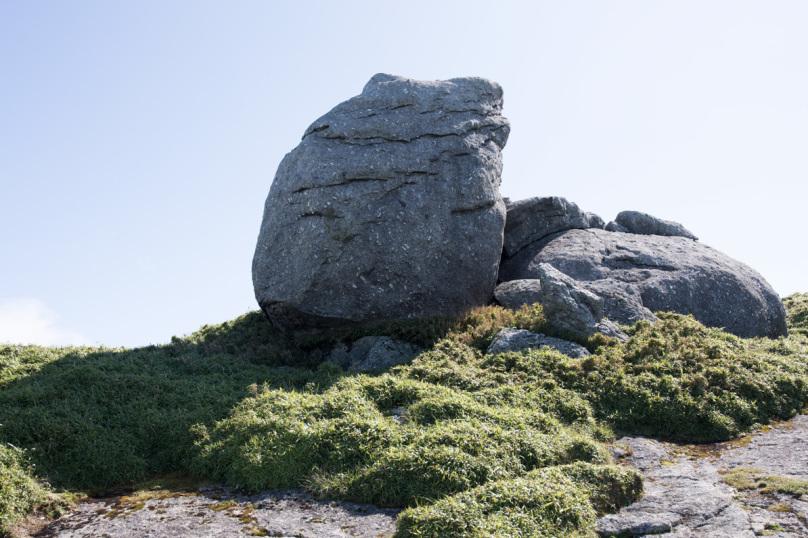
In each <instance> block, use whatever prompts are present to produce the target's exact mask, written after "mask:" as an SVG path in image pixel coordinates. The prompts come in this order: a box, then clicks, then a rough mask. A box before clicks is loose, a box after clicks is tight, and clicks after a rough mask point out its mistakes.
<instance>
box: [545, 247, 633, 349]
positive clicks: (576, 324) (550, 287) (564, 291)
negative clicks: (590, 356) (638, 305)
mask: <svg viewBox="0 0 808 538" xmlns="http://www.w3.org/2000/svg"><path fill="white" fill-rule="evenodd" d="M539 275H540V278H541V287H542V307H543V308H544V315H545V317H546V318H547V321H548V322H549V323H550V324H551V325H553V326H555V327H556V328H559V329H563V330H565V331H569V332H571V333H574V334H577V335H580V336H584V337H590V336H592V335H594V334H595V333H601V334H604V335H606V336H609V337H612V338H617V339H618V340H620V341H621V342H625V341H626V340H628V335H627V334H626V333H624V332H623V331H622V330H620V328H619V327H618V326H617V325H616V324H615V323H614V322H613V321H611V320H609V319H604V318H603V314H604V306H603V305H604V301H603V299H602V298H601V297H600V296H598V295H596V294H594V293H592V292H591V291H589V290H587V289H586V288H584V287H583V286H581V285H580V284H579V283H578V282H576V281H575V280H574V279H572V278H570V277H568V276H567V275H565V274H564V273H562V272H561V271H559V270H558V269H556V268H555V267H553V266H552V265H550V264H549V263H542V264H540V265H539Z"/></svg>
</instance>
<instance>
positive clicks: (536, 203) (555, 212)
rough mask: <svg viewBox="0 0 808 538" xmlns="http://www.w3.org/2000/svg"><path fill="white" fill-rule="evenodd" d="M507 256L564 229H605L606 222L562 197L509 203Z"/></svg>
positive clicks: (504, 248) (504, 251)
mask: <svg viewBox="0 0 808 538" xmlns="http://www.w3.org/2000/svg"><path fill="white" fill-rule="evenodd" d="M507 209H508V214H507V218H506V221H505V242H504V244H503V253H504V254H505V256H513V255H514V254H516V253H517V252H519V250H520V249H522V248H524V247H526V246H527V245H529V244H530V243H533V242H534V241H538V240H539V239H542V238H543V237H547V236H548V235H550V234H552V233H556V232H561V231H564V230H571V229H573V228H576V229H584V228H603V219H601V218H600V217H599V216H597V215H595V214H594V213H585V212H583V211H581V208H579V207H578V205H577V204H574V203H572V202H569V201H567V199H566V198H560V197H558V196H547V197H543V198H527V199H525V200H518V201H516V202H509V203H508V204H507Z"/></svg>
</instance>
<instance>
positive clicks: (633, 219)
mask: <svg viewBox="0 0 808 538" xmlns="http://www.w3.org/2000/svg"><path fill="white" fill-rule="evenodd" d="M606 229H607V230H609V231H610V232H625V233H632V234H640V235H665V236H670V237H687V238H688V239H693V240H694V241H696V240H698V237H696V236H695V235H693V234H692V233H691V232H690V231H689V230H688V229H687V228H685V227H684V226H682V225H681V224H679V223H678V222H673V221H670V220H662V219H660V218H657V217H654V216H651V215H649V214H648V213H640V212H639V211H621V212H620V213H618V214H617V217H616V218H615V219H614V220H613V221H611V222H610V223H609V224H607V225H606Z"/></svg>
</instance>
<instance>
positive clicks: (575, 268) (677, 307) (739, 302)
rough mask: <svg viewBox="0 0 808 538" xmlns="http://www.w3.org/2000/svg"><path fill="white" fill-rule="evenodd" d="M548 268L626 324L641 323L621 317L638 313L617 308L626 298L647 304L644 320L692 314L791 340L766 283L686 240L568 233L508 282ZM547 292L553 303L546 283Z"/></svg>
mask: <svg viewBox="0 0 808 538" xmlns="http://www.w3.org/2000/svg"><path fill="white" fill-rule="evenodd" d="M542 263H547V264H551V265H552V266H553V267H555V268H556V269H558V270H559V271H561V272H562V273H564V274H565V275H567V276H569V277H571V278H572V279H574V280H576V281H577V283H578V285H581V286H583V287H584V288H586V289H587V290H589V291H592V292H593V293H595V294H596V295H598V296H599V297H601V298H605V297H606V298H605V299H604V315H605V316H606V317H608V318H609V319H611V320H612V321H616V322H618V323H623V324H628V323H633V321H636V319H638V318H637V317H636V316H635V317H634V319H631V318H629V317H628V316H626V315H625V314H621V311H623V312H624V311H625V310H632V308H624V309H622V310H621V309H620V308H612V307H611V306H610V304H611V305H614V304H617V303H619V301H618V300H617V299H619V298H621V297H622V298H624V299H625V301H634V302H635V303H636V304H640V303H641V305H642V307H643V308H645V309H646V311H643V312H641V313H640V316H641V317H644V316H646V315H647V314H648V312H647V311H651V312H657V311H673V312H679V313H682V314H692V315H693V316H694V317H695V318H696V319H698V320H699V321H700V322H702V323H704V324H705V325H708V326H712V327H724V328H725V329H726V330H727V331H729V332H731V333H734V334H736V335H738V336H742V337H746V338H749V337H755V336H767V337H772V338H775V337H778V336H782V335H785V334H786V322H785V309H784V308H783V303H782V302H781V300H780V298H779V297H778V295H777V293H775V291H774V290H773V289H772V287H771V286H770V285H769V284H768V283H767V282H766V281H765V280H764V279H763V277H761V276H760V275H759V274H758V273H757V272H756V271H754V270H753V269H751V268H750V267H748V266H747V265H744V264H743V263H741V262H739V261H737V260H734V259H732V258H730V257H729V256H727V255H725V254H723V253H721V252H719V251H717V250H715V249H713V248H710V247H708V246H706V245H703V244H701V243H699V242H696V241H693V240H692V239H689V238H686V237H680V236H674V237H668V236H661V235H639V234H631V233H622V232H611V231H607V230H599V229H587V230H567V231H564V232H561V233H558V234H554V235H551V236H548V237H546V238H544V239H542V240H540V241H536V242H533V243H531V244H530V245H528V246H526V247H524V248H523V249H521V250H520V251H519V252H518V253H517V254H516V255H515V256H512V257H510V258H507V259H505V260H504V261H503V263H502V266H501V268H500V278H501V279H502V280H503V281H508V280H519V279H527V278H541V270H540V267H541V264H542ZM542 291H543V294H544V297H545V298H546V296H547V289H546V288H545V287H544V283H542ZM608 297H611V298H612V299H611V300H609V299H608ZM543 300H545V299H543ZM634 310H636V309H634Z"/></svg>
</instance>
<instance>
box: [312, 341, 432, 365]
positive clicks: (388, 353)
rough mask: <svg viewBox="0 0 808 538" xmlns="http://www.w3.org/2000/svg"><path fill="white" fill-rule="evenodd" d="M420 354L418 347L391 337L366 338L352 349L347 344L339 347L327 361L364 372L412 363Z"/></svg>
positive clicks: (357, 342) (333, 350) (354, 344)
mask: <svg viewBox="0 0 808 538" xmlns="http://www.w3.org/2000/svg"><path fill="white" fill-rule="evenodd" d="M420 352H421V348H419V347H418V346H415V345H413V344H409V343H407V342H401V341H398V340H393V339H392V338H390V337H389V336H365V337H363V338H360V339H359V340H357V341H356V342H354V343H353V345H352V346H351V348H350V349H348V347H347V346H346V345H345V344H339V345H337V346H336V347H335V348H334V349H332V350H331V352H330V353H329V354H328V356H327V357H326V360H327V361H330V362H332V363H334V364H336V365H337V366H340V367H342V368H343V369H344V370H350V371H359V372H364V371H368V370H375V369H377V368H390V367H391V366H395V365H396V364H401V363H404V362H407V361H410V360H412V359H414V358H415V356H416V355H418V354H419V353H420Z"/></svg>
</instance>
